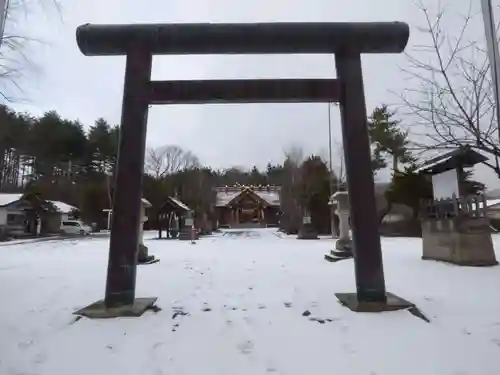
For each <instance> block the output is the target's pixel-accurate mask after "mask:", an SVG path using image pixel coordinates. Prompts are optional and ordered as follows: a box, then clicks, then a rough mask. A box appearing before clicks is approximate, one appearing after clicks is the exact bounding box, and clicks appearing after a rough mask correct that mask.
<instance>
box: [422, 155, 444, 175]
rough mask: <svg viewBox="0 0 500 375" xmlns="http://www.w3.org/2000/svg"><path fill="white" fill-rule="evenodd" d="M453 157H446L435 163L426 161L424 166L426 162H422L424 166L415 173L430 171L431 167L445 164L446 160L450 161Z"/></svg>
mask: <svg viewBox="0 0 500 375" xmlns="http://www.w3.org/2000/svg"><path fill="white" fill-rule="evenodd" d="M452 157H453V156H447V157H445V158H442V159H440V160H437V161H435V162H431V161H428V162H427V163H428V164H426V162H424V164H423V165H422V166H421V167H420V168H418V169H417V170H416V171H415V173H420V172H424V171H428V170H430V169H432V168H433V167H435V166H437V165H440V164H443V163H445V162H447V161H448V160H450V159H451V158H452Z"/></svg>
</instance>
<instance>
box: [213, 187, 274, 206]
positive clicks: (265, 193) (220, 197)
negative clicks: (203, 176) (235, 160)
mask: <svg viewBox="0 0 500 375" xmlns="http://www.w3.org/2000/svg"><path fill="white" fill-rule="evenodd" d="M245 189H249V190H251V191H252V192H253V193H255V194H256V195H257V196H259V197H260V198H261V199H263V200H264V201H265V202H266V203H267V204H269V205H270V206H279V205H280V191H281V188H280V187H279V186H269V187H268V186H256V187H252V186H240V185H237V186H231V187H218V188H216V192H217V196H216V201H215V206H216V207H224V206H227V204H228V203H229V202H231V201H232V200H233V199H234V198H236V197H237V196H238V195H240V194H241V193H242V192H243V191H244V190H245Z"/></svg>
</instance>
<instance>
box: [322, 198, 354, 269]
mask: <svg viewBox="0 0 500 375" xmlns="http://www.w3.org/2000/svg"><path fill="white" fill-rule="evenodd" d="M330 200H331V202H332V204H335V207H336V209H335V214H336V215H337V216H338V217H339V238H338V239H337V241H335V249H333V250H331V251H330V253H327V254H325V260H327V261H329V262H336V261H339V260H343V259H349V258H352V257H353V252H352V241H351V237H350V235H349V227H350V226H349V217H350V210H349V193H348V192H347V191H337V192H336V193H335V194H333V195H332V197H331V198H330Z"/></svg>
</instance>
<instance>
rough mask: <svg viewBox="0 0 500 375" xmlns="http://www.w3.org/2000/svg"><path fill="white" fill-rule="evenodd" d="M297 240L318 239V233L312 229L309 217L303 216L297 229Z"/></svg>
mask: <svg viewBox="0 0 500 375" xmlns="http://www.w3.org/2000/svg"><path fill="white" fill-rule="evenodd" d="M297 239H298V240H317V239H319V237H318V233H317V232H316V230H315V229H314V227H313V225H312V221H311V217H310V216H304V217H303V218H302V225H301V227H300V229H299V234H298V235H297Z"/></svg>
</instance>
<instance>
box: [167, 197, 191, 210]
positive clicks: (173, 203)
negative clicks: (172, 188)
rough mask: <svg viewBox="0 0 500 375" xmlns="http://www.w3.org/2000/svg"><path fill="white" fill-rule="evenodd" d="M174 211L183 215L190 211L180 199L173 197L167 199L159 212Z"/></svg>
mask: <svg viewBox="0 0 500 375" xmlns="http://www.w3.org/2000/svg"><path fill="white" fill-rule="evenodd" d="M170 211H175V212H177V213H178V214H185V213H187V212H189V211H191V209H190V208H189V207H188V206H187V205H186V204H185V203H184V202H182V201H181V200H180V199H178V198H174V197H170V196H169V197H167V199H165V201H164V202H163V204H162V205H161V207H160V212H170Z"/></svg>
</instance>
